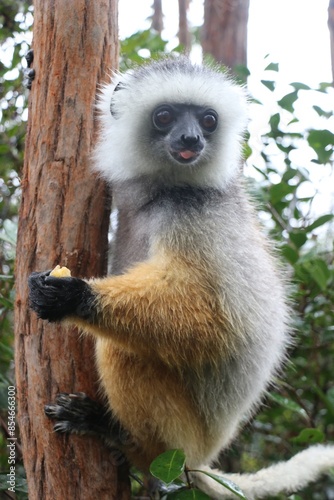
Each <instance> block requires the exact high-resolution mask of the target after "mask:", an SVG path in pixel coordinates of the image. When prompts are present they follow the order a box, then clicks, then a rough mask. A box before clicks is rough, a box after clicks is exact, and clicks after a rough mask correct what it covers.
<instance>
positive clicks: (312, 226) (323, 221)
mask: <svg viewBox="0 0 334 500" xmlns="http://www.w3.org/2000/svg"><path fill="white" fill-rule="evenodd" d="M333 218H334V215H333V214H326V215H321V217H319V218H318V219H316V220H315V221H314V222H313V223H312V224H310V225H309V226H306V227H305V231H307V232H310V231H313V230H314V229H316V228H317V227H320V226H323V225H324V224H326V223H327V222H329V221H331V220H332V219H333Z"/></svg>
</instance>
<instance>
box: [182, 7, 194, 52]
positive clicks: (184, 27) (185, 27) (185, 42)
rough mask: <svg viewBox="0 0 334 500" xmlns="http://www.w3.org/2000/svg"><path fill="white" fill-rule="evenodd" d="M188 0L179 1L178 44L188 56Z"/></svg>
mask: <svg viewBox="0 0 334 500" xmlns="http://www.w3.org/2000/svg"><path fill="white" fill-rule="evenodd" d="M188 8H189V0H179V43H180V45H182V47H183V50H184V52H185V54H189V52H190V49H191V38H190V33H189V26H188Z"/></svg>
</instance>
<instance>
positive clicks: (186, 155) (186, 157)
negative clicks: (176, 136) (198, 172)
mask: <svg viewBox="0 0 334 500" xmlns="http://www.w3.org/2000/svg"><path fill="white" fill-rule="evenodd" d="M180 156H181V158H183V159H184V160H189V158H193V157H194V156H196V153H194V152H193V151H188V150H186V151H181V152H180Z"/></svg>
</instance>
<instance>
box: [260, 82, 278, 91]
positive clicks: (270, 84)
mask: <svg viewBox="0 0 334 500" xmlns="http://www.w3.org/2000/svg"><path fill="white" fill-rule="evenodd" d="M261 83H263V85H264V86H265V87H267V89H269V90H270V91H271V92H273V91H274V90H275V87H276V82H273V81H272V80H261Z"/></svg>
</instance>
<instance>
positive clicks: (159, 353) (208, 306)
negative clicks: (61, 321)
mask: <svg viewBox="0 0 334 500" xmlns="http://www.w3.org/2000/svg"><path fill="white" fill-rule="evenodd" d="M208 276H209V274H208V273H207V272H206V274H204V270H203V269H202V265H199V264H198V262H196V261H194V260H190V261H189V260H186V259H185V258H182V257H176V256H169V257H166V255H164V256H163V257H162V255H161V254H160V255H158V256H156V257H155V258H152V259H151V260H150V261H148V262H145V263H140V264H138V265H137V266H135V267H134V268H132V269H131V270H130V271H128V272H127V273H126V274H124V275H120V276H111V277H108V278H104V279H103V280H92V281H90V285H91V287H92V289H93V291H94V292H95V294H96V295H97V300H96V304H97V306H98V308H99V309H100V311H99V312H98V317H99V315H100V317H101V323H100V324H99V321H97V323H95V324H94V325H87V323H84V322H83V321H82V320H81V321H80V326H83V327H84V329H85V330H86V331H88V332H91V333H93V334H94V335H95V336H96V337H97V345H96V356H97V365H98V369H99V372H100V376H101V382H102V386H103V388H104V390H105V393H106V395H107V397H108V400H109V404H110V407H111V408H112V409H113V413H114V414H115V415H116V417H117V418H118V419H119V420H120V421H121V422H122V425H123V426H124V428H125V429H127V430H129V431H130V433H131V440H133V441H131V445H130V447H129V446H128V445H127V447H126V448H127V450H126V454H127V456H128V457H129V458H130V460H131V461H132V462H133V463H135V464H136V465H138V466H140V467H141V468H146V467H148V465H149V463H150V462H151V461H152V460H153V458H155V456H156V455H157V454H158V453H160V452H162V451H163V450H165V449H168V448H176V447H177V448H183V449H184V450H185V451H186V454H187V457H188V463H190V464H191V463H194V464H196V463H198V461H199V460H200V459H201V458H202V457H203V456H206V455H208V454H209V453H210V450H211V449H212V447H213V446H214V440H215V439H216V438H215V436H214V435H213V433H212V429H210V428H209V426H208V425H207V421H206V419H205V415H204V414H203V411H202V409H201V408H200V406H199V405H198V404H196V402H195V401H194V400H193V395H192V392H191V390H190V389H191V388H190V387H189V385H188V384H189V382H188V383H187V382H186V381H185V380H186V379H187V380H188V381H189V373H191V372H193V373H194V376H195V374H198V377H199V378H200V377H201V374H203V371H204V370H205V369H206V367H207V363H208V361H209V362H210V364H211V366H215V365H218V363H219V362H221V360H222V359H224V358H225V359H226V357H229V356H230V355H232V354H234V353H235V351H236V349H237V345H238V343H240V341H242V338H240V337H239V336H238V335H237V334H236V333H235V331H234V330H233V328H232V323H231V320H230V319H229V318H228V315H227V314H226V312H225V311H223V304H221V303H220V302H219V294H218V293H217V291H216V289H215V283H214V280H213V279H212V278H211V279H210V278H208ZM76 323H77V324H78V322H77V321H76ZM100 325H103V326H100ZM185 370H186V372H185ZM190 379H191V377H190ZM129 401H130V402H131V403H130V404H129ZM184 422H187V425H184Z"/></svg>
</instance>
